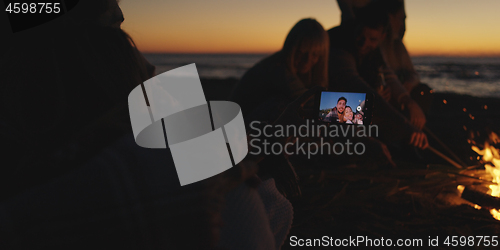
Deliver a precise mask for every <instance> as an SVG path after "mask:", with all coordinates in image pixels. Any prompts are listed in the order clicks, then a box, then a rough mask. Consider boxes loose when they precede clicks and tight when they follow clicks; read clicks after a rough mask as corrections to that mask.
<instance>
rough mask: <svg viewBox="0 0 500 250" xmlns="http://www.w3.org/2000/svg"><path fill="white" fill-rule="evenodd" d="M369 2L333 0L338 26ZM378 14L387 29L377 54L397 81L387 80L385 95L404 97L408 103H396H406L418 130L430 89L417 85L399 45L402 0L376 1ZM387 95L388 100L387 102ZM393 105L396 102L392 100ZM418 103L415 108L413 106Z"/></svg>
mask: <svg viewBox="0 0 500 250" xmlns="http://www.w3.org/2000/svg"><path fill="white" fill-rule="evenodd" d="M371 2H372V0H354V1H346V0H337V3H338V5H339V8H340V10H341V11H342V23H343V24H348V23H352V22H355V19H356V15H355V13H357V14H358V15H360V14H361V13H360V12H359V9H360V8H362V7H366V6H367V5H368V4H370V3H371ZM380 9H381V10H380V11H383V12H386V13H387V15H388V21H389V26H388V29H387V34H386V35H385V38H384V39H383V41H382V42H381V44H380V51H381V54H382V57H383V60H384V62H385V63H386V64H387V66H388V67H390V68H391V70H392V71H393V72H394V73H395V74H396V75H397V78H398V80H399V81H390V82H389V83H390V84H391V85H390V86H387V87H386V92H389V93H390V92H395V93H396V94H399V95H401V94H404V96H403V97H401V98H405V99H408V100H403V101H400V103H405V104H406V109H408V111H409V114H410V122H411V123H412V124H413V125H414V126H415V127H417V128H419V129H421V128H422V127H423V126H424V125H425V122H426V118H425V115H424V113H423V110H428V109H429V106H430V104H431V103H430V102H431V100H432V99H431V95H430V94H431V89H430V88H429V87H428V86H427V85H425V84H422V83H420V78H419V76H418V74H417V72H416V71H415V68H414V67H413V63H412V61H411V58H410V56H409V54H408V51H407V50H406V47H405V45H404V43H403V40H402V39H403V36H404V34H405V30H406V28H405V19H406V14H405V9H404V0H384V1H381V2H380ZM391 98H392V97H391V95H390V94H389V95H388V101H391V100H390V99H391ZM392 102H393V103H396V102H395V101H394V100H393V101H392ZM416 104H418V105H416Z"/></svg>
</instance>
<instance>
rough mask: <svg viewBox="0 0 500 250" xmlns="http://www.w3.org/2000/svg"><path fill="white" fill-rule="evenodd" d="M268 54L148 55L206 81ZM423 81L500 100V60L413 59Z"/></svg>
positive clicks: (233, 74) (238, 71)
mask: <svg viewBox="0 0 500 250" xmlns="http://www.w3.org/2000/svg"><path fill="white" fill-rule="evenodd" d="M266 56H268V54H145V57H146V58H147V59H148V61H149V62H151V63H152V64H153V65H155V66H156V69H157V73H162V72H165V71H167V70H170V69H173V68H176V67H180V66H183V65H186V64H190V63H196V66H197V68H198V72H199V74H200V77H202V78H216V79H225V78H241V76H243V74H244V73H245V72H246V71H247V70H248V69H249V68H251V67H252V66H253V65H254V64H255V63H257V62H258V61H260V60H262V59H263V58H264V57H266ZM413 64H414V65H415V69H416V70H417V72H418V73H419V74H420V78H421V81H422V82H423V83H426V84H428V85H429V86H430V87H431V88H433V89H434V90H435V91H436V92H451V93H458V94H467V95H472V96H478V97H498V98H500V57H476V58H473V57H413Z"/></svg>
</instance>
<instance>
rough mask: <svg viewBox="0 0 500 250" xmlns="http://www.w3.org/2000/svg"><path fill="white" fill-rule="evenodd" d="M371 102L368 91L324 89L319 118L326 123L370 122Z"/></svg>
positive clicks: (320, 100) (321, 96) (320, 99)
mask: <svg viewBox="0 0 500 250" xmlns="http://www.w3.org/2000/svg"><path fill="white" fill-rule="evenodd" d="M369 104H370V101H369V98H367V94H366V93H352V92H330V91H322V92H321V95H320V98H319V110H318V112H319V114H318V120H319V121H321V122H326V123H342V124H365V125H366V124H370V121H369V120H370V119H369V118H370V116H369V115H371V112H370V108H369V106H370V105H369Z"/></svg>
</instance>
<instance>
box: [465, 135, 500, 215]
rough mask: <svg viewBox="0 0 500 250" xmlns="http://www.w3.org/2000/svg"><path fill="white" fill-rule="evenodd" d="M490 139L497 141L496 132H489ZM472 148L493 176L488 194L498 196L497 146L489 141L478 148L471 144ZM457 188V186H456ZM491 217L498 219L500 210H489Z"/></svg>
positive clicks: (499, 161) (499, 177)
mask: <svg viewBox="0 0 500 250" xmlns="http://www.w3.org/2000/svg"><path fill="white" fill-rule="evenodd" d="M490 141H491V142H493V143H499V142H500V138H499V137H498V135H497V134H495V133H493V132H492V133H491V134H490ZM472 150H474V151H475V152H476V153H477V154H479V155H481V156H482V161H483V162H484V163H486V164H485V165H484V168H485V169H486V172H487V173H489V174H490V175H491V177H493V179H492V182H494V183H497V184H496V185H495V184H492V185H489V186H488V187H489V188H490V190H489V192H488V194H490V195H491V196H494V197H500V186H499V185H498V184H500V152H499V150H498V149H497V148H495V147H493V146H491V145H490V144H489V142H485V143H484V149H482V150H481V149H479V148H478V147H477V146H472ZM457 188H458V187H457ZM490 213H491V215H492V216H493V218H495V219H497V220H500V211H499V210H496V209H491V210H490Z"/></svg>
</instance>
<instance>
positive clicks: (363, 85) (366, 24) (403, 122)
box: [328, 2, 427, 148]
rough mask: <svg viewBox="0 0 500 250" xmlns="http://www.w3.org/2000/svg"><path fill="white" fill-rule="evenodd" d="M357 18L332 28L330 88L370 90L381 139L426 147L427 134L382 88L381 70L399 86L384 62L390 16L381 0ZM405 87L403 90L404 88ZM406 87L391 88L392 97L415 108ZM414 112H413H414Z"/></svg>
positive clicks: (385, 78)
mask: <svg viewBox="0 0 500 250" xmlns="http://www.w3.org/2000/svg"><path fill="white" fill-rule="evenodd" d="M359 13H360V14H359V15H356V16H357V18H356V21H355V22H351V23H347V24H341V25H340V26H338V27H335V28H332V29H330V30H329V31H328V34H329V36H330V45H331V46H330V60H329V79H330V90H333V91H339V92H366V93H372V94H374V95H375V100H374V107H375V108H374V112H373V123H374V124H377V125H379V128H380V138H381V139H382V140H383V141H385V142H396V141H400V140H406V141H409V142H410V144H412V145H414V146H417V147H421V148H425V147H426V146H427V137H426V136H425V134H424V133H422V132H421V131H420V129H419V128H418V127H416V125H418V124H411V122H410V121H409V120H407V119H406V118H405V117H404V116H403V115H402V114H401V113H400V112H399V111H398V110H397V109H395V108H394V107H393V106H391V104H389V103H388V102H387V101H386V100H384V99H383V98H382V95H385V93H380V92H378V91H377V90H378V89H379V87H380V85H381V84H382V82H380V73H382V74H383V76H384V78H383V79H384V80H385V82H386V83H387V85H388V86H391V88H392V86H397V84H396V83H395V82H396V81H398V80H397V76H396V75H395V74H394V72H393V71H392V70H391V69H390V68H389V67H388V66H387V65H386V64H385V63H384V60H383V56H382V55H381V53H380V50H379V46H380V43H381V42H382V41H383V39H384V37H385V35H386V29H387V25H388V16H387V14H386V12H384V11H381V8H380V7H379V5H377V2H375V3H372V4H370V5H368V6H366V7H364V8H362V9H360V10H359ZM400 90H401V89H400ZM407 95H408V93H407V91H406V90H405V89H404V88H403V89H402V91H401V92H398V91H395V88H392V90H391V99H392V100H395V101H396V102H398V105H401V106H405V107H407V108H408V107H415V105H414V103H413V102H412V100H411V99H409V98H405V97H406V96H407ZM410 113H411V112H410Z"/></svg>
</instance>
